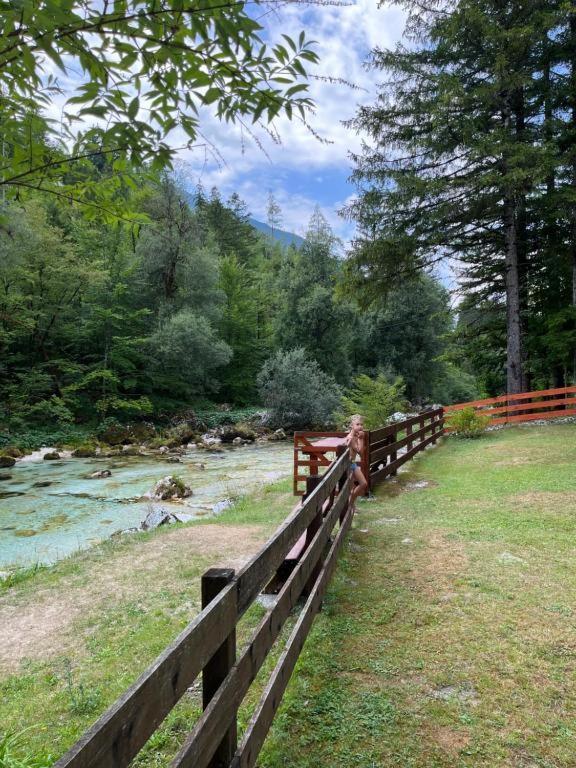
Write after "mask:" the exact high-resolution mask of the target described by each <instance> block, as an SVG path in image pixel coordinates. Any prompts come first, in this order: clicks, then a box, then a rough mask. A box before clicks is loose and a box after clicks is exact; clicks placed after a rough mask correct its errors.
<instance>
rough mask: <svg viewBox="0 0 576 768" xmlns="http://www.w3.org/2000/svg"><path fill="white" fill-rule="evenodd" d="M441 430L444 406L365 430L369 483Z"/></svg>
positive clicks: (392, 471)
mask: <svg viewBox="0 0 576 768" xmlns="http://www.w3.org/2000/svg"><path fill="white" fill-rule="evenodd" d="M443 434H444V409H443V408H432V409H430V410H428V411H423V412H422V413H419V414H418V415H417V416H411V417H410V418H409V419H405V420H404V421H398V422H396V423H395V424H388V425H387V426H386V427H381V428H380V429H373V430H370V432H369V433H368V445H369V448H368V466H369V471H368V477H369V478H370V487H373V486H374V485H377V484H378V483H379V482H381V481H382V480H384V479H385V478H387V477H389V476H390V475H395V474H396V473H397V472H398V469H399V467H401V466H402V464H404V463H405V462H406V461H409V460H410V459H412V458H413V457H414V456H415V455H416V454H417V453H418V452H419V451H423V450H424V448H426V447H427V446H428V445H431V444H433V443H435V442H436V441H437V440H438V439H439V438H440V437H442V435H443Z"/></svg>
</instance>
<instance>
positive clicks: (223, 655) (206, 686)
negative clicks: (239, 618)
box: [201, 568, 238, 768]
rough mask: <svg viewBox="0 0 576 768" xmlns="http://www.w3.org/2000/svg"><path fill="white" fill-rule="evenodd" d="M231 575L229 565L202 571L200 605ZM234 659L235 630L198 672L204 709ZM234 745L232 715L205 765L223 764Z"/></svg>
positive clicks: (235, 729)
mask: <svg viewBox="0 0 576 768" xmlns="http://www.w3.org/2000/svg"><path fill="white" fill-rule="evenodd" d="M233 578H234V570H233V569H232V568H210V569H209V570H207V571H206V573H204V574H203V575H202V582H201V585H202V608H206V606H207V605H208V604H209V603H211V602H212V600H213V599H214V598H215V597H216V595H217V594H218V593H219V592H221V591H222V590H223V589H224V587H226V586H227V585H228V584H230V582H231V581H232V579H233ZM235 661H236V630H234V631H233V632H231V633H230V634H229V635H228V637H227V638H226V640H224V642H223V643H222V645H221V646H220V647H219V648H218V650H217V651H216V653H215V654H214V656H212V658H211V659H210V661H209V662H208V663H207V664H206V666H205V667H204V670H203V672H202V706H203V708H204V709H206V707H207V706H208V704H209V703H210V701H211V700H212V698H213V696H214V694H215V693H216V691H217V690H218V688H219V687H220V685H221V684H222V682H223V681H224V679H225V678H226V675H227V674H228V672H229V671H230V669H231V668H232V666H233V665H234V662H235ZM237 746H238V727H237V723H236V719H235V720H234V723H233V724H232V725H231V726H230V728H229V729H228V731H227V732H226V734H225V736H224V738H223V739H222V741H221V742H220V744H219V746H218V748H217V750H216V752H215V753H214V757H213V758H212V760H211V761H210V763H209V768H227V767H228V765H229V764H230V761H231V760H232V758H233V757H234V753H235V752H236V747H237Z"/></svg>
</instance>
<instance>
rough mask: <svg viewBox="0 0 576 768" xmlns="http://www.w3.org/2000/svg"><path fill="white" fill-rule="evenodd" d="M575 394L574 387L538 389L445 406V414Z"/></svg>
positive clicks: (575, 388)
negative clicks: (478, 407) (547, 396)
mask: <svg viewBox="0 0 576 768" xmlns="http://www.w3.org/2000/svg"><path fill="white" fill-rule="evenodd" d="M574 392H576V386H573V387H557V388H555V389H539V390H534V391H533V392H520V393H518V394H515V395H500V396H499V397H487V398H485V399H484V400H470V402H467V403H455V404H454V405H447V406H445V408H444V410H445V411H446V412H450V411H458V410H461V409H462V408H468V407H469V406H474V407H477V406H482V405H491V404H493V403H507V402H511V401H512V402H513V401H515V400H530V399H531V398H533V397H543V396H544V395H554V394H558V395H564V394H569V393H574Z"/></svg>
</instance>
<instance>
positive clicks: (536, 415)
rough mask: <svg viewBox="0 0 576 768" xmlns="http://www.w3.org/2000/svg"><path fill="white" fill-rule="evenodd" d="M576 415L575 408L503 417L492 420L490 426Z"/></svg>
mask: <svg viewBox="0 0 576 768" xmlns="http://www.w3.org/2000/svg"><path fill="white" fill-rule="evenodd" d="M574 415H576V409H575V408H567V409H566V410H564V409H561V410H559V411H545V412H543V413H527V414H526V415H524V416H502V417H498V418H496V419H492V421H491V422H490V424H514V423H520V422H522V421H535V420H537V419H544V420H545V419H561V418H562V416H574Z"/></svg>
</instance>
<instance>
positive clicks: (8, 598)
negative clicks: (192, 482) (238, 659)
mask: <svg viewBox="0 0 576 768" xmlns="http://www.w3.org/2000/svg"><path fill="white" fill-rule="evenodd" d="M294 504H295V500H294V498H293V497H292V495H291V480H290V479H286V480H283V481H280V482H277V483H274V484H270V485H267V486H264V487H263V488H262V489H261V490H260V491H258V492H256V493H254V494H252V495H251V496H249V497H246V498H242V499H240V500H239V501H238V502H237V503H236V504H235V505H234V507H233V508H231V509H229V510H227V511H226V512H224V513H223V514H221V515H220V516H219V517H218V518H210V519H206V520H205V521H200V522H198V523H193V524H191V525H188V526H170V527H168V528H160V529H158V530H157V531H154V532H152V533H143V534H136V535H133V536H126V537H121V538H118V539H111V540H109V541H107V542H104V543H103V544H101V545H99V546H96V547H93V548H91V549H89V550H87V551H84V552H79V553H78V554H76V555H74V556H72V557H70V558H67V559H66V560H63V561H61V562H60V563H58V564H57V565H56V566H54V567H52V568H46V569H40V570H38V571H36V572H33V570H30V571H27V572H26V573H24V574H20V575H19V576H18V577H17V578H16V579H15V580H14V582H13V583H12V584H11V585H10V586H4V587H3V588H2V589H0V643H4V644H12V643H13V644H15V645H18V644H19V643H27V645H26V648H27V654H26V656H25V657H24V658H22V659H19V661H18V664H16V665H12V668H7V667H6V664H5V665H4V668H2V666H1V665H0V768H13V766H14V768H16V765H17V766H18V768H25V766H30V768H32V766H36V765H37V764H39V765H42V766H43V765H45V764H49V763H50V762H51V759H53V758H58V757H60V756H61V755H62V754H63V753H64V752H65V750H66V749H67V748H68V747H69V746H71V745H72V744H73V743H74V742H75V741H76V739H77V738H79V736H81V734H82V733H83V732H84V730H85V729H86V728H87V727H88V726H89V725H90V724H91V723H92V722H94V720H95V719H96V718H97V717H98V716H99V715H100V714H101V713H102V712H103V711H104V710H105V709H106V707H107V706H109V705H110V704H111V703H112V702H113V701H114V700H115V699H116V698H117V697H118V696H119V695H120V694H121V693H123V692H124V690H125V689H126V688H128V687H129V685H130V684H131V683H133V682H134V681H135V680H136V679H137V677H138V676H139V675H140V674H141V672H143V671H144V669H146V667H147V666H148V665H149V664H150V663H151V662H152V661H153V660H154V659H155V658H156V656H158V654H160V653H161V652H162V651H163V650H164V648H165V647H166V646H167V645H168V644H169V643H170V642H171V641H172V640H173V639H174V638H175V637H176V636H177V634H178V633H179V632H180V631H181V630H182V629H183V628H184V627H185V626H186V624H187V623H188V622H189V621H190V620H191V619H192V618H193V617H194V616H195V615H196V614H197V613H198V612H199V611H200V576H201V574H202V573H203V572H204V571H205V570H206V569H207V568H209V567H210V566H213V565H215V564H217V563H221V562H224V563H227V564H234V560H235V558H237V557H238V556H243V557H246V556H247V554H251V553H254V552H256V551H257V550H258V549H259V548H260V546H261V545H262V543H264V541H265V540H266V539H267V538H268V536H269V535H270V534H271V533H272V532H273V531H274V530H275V528H276V527H277V526H278V525H279V523H280V522H281V521H282V520H283V519H284V518H285V517H286V515H287V514H288V512H289V511H290V510H291V508H292V507H293V506H294ZM207 528H210V529H211V530H212V534H211V536H210V537H209V538H208V539H207V537H206V535H205V531H206V529H207ZM214 529H216V530H214ZM200 539H202V540H203V541H204V542H205V544H204V546H203V548H202V549H198V547H195V546H194V545H195V544H196V543H197V541H198V540H200ZM19 612H21V613H24V614H25V615H26V616H27V617H29V618H28V619H27V621H28V624H29V629H30V632H31V633H32V634H33V636H34V642H33V643H30V642H28V641H29V638H28V637H27V635H26V634H23V635H21V636H19V637H15V636H14V635H15V633H14V631H11V627H10V626H9V623H10V619H9V618H8V619H7V618H6V617H10V616H14V615H16V614H17V613H19ZM63 612H64V613H66V612H69V613H70V615H71V618H70V620H69V621H64V622H62V621H60V614H61V613H63ZM263 613H264V610H263V609H262V608H261V607H260V606H258V605H254V606H253V607H252V608H251V609H250V610H249V611H248V613H247V614H246V616H245V617H244V618H243V619H242V622H241V624H240V629H239V642H240V644H241V643H242V642H243V641H244V640H245V639H246V638H247V637H248V636H249V634H250V631H251V629H252V628H253V627H255V625H256V623H257V621H258V620H259V618H260V617H261V616H262V615H263ZM52 624H53V626H52ZM44 625H45V626H44ZM6 656H9V653H8V654H6ZM1 658H2V655H1V654H0V659H1ZM272 663H273V657H272V658H271V659H270V662H269V664H272ZM255 697H256V692H254V693H253V694H252V697H251V699H249V701H248V708H247V709H245V710H243V712H242V715H241V717H242V718H243V719H244V720H246V719H247V717H248V713H249V708H250V706H252V705H253V704H254V702H255ZM200 712H201V688H200V684H199V681H198V682H197V684H196V685H195V686H194V688H193V689H192V691H191V692H190V694H189V695H186V696H185V697H184V698H183V700H182V702H181V703H180V704H179V705H178V706H177V707H176V708H175V709H174V710H173V712H172V713H171V714H170V716H169V717H168V718H167V720H166V722H165V724H164V726H163V727H162V728H161V729H160V730H159V731H158V732H157V733H156V734H155V735H154V736H153V737H152V739H150V742H149V743H148V745H147V747H146V748H145V750H144V751H143V752H142V753H141V756H139V758H138V759H137V761H136V763H135V764H136V765H138V766H142V767H143V766H147V767H149V766H165V765H166V764H167V763H168V762H169V757H170V756H172V755H173V754H175V752H176V750H177V748H178V746H179V745H180V744H181V743H182V741H183V738H184V736H185V735H186V734H187V733H188V731H189V730H190V728H191V726H192V724H193V723H194V721H195V720H196V719H197V717H198V715H199V714H200ZM6 733H10V734H21V736H20V737H19V739H18V741H19V742H20V746H19V747H14V748H11V750H10V751H11V752H12V753H14V754H15V755H17V756H18V757H22V756H24V755H26V754H28V755H30V759H29V760H27V761H25V763H24V764H23V765H22V766H21V764H20V763H16V762H15V761H13V760H12V759H11V758H10V759H9V758H5V759H4V758H3V752H2V736H3V734H6ZM47 756H50V758H51V759H49V760H47V761H46V762H43V761H42V760H40V758H43V757H47ZM37 760H40V762H39V763H38V762H37Z"/></svg>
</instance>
